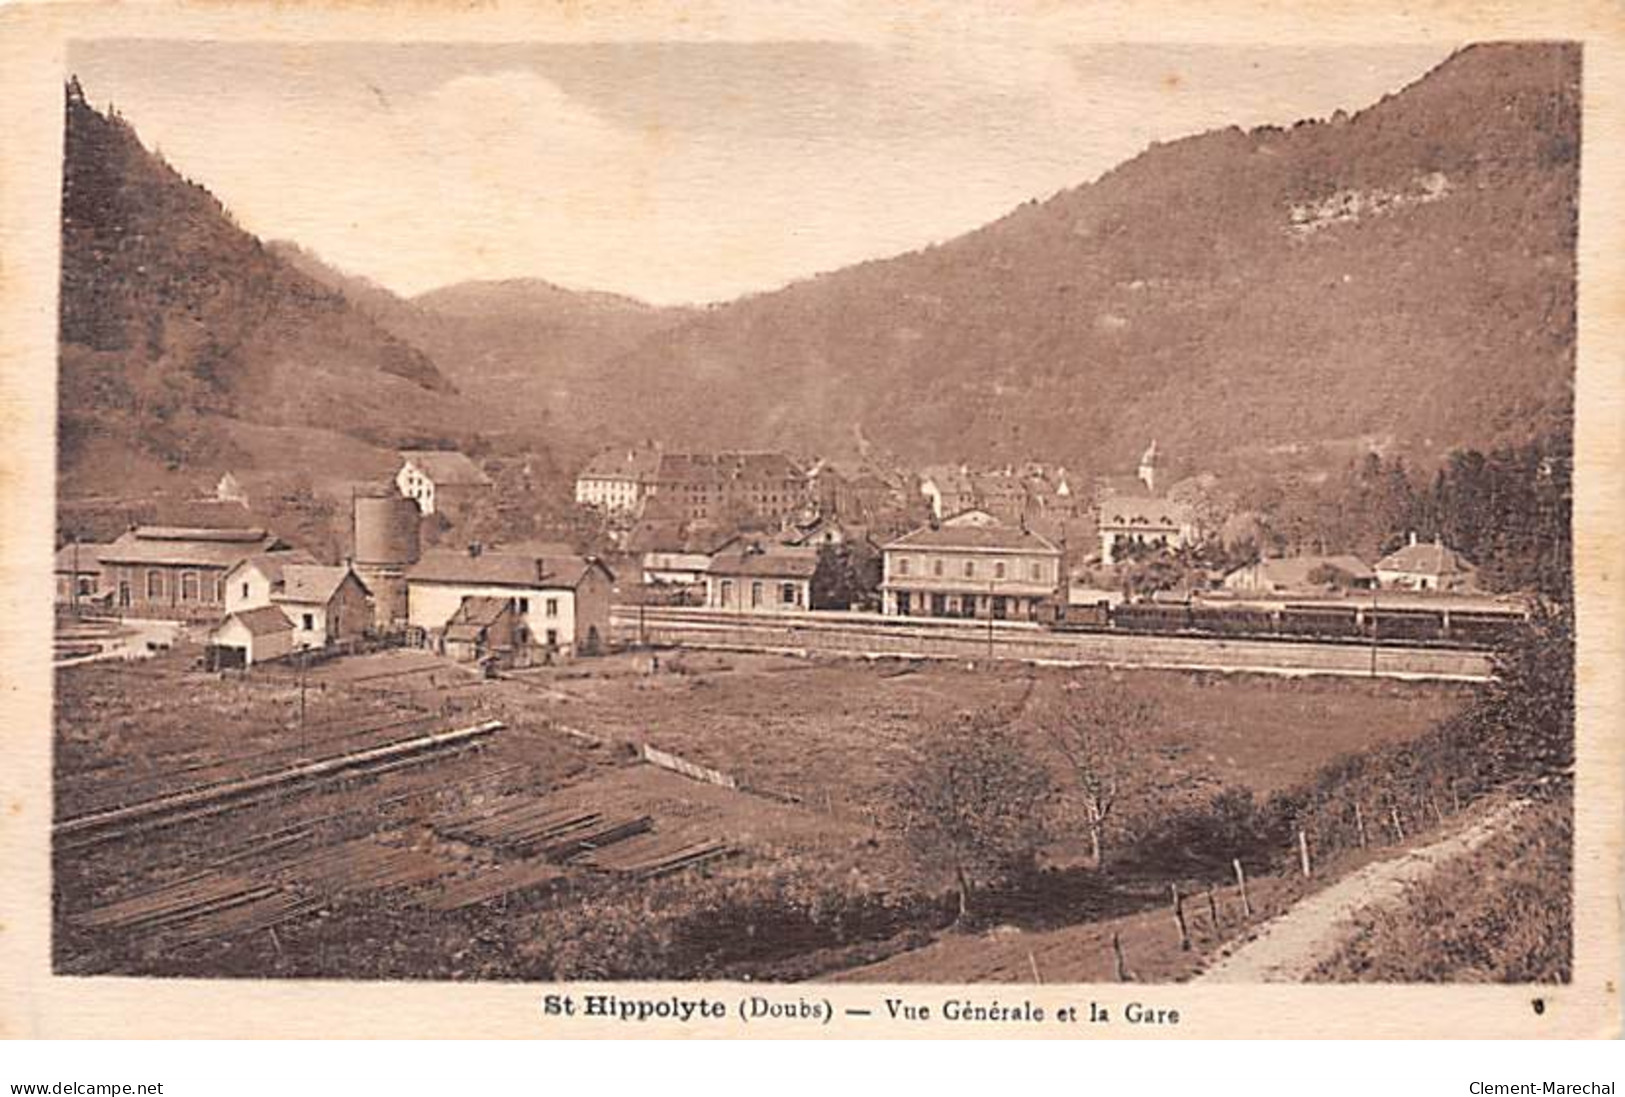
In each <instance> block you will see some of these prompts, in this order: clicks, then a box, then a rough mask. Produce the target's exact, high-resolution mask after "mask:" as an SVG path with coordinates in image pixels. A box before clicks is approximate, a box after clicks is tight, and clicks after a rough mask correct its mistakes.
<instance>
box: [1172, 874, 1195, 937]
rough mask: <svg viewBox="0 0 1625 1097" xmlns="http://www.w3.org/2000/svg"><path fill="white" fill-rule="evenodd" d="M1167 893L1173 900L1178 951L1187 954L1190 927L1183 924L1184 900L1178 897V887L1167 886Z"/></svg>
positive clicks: (1176, 885)
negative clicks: (1177, 929)
mask: <svg viewBox="0 0 1625 1097" xmlns="http://www.w3.org/2000/svg"><path fill="white" fill-rule="evenodd" d="M1168 891H1169V892H1170V893H1171V894H1172V895H1173V898H1174V924H1175V925H1177V926H1178V927H1179V949H1180V951H1181V952H1189V951H1190V947H1191V931H1190V927H1189V926H1187V925H1186V924H1185V900H1184V899H1182V898H1181V897H1180V895H1179V885H1178V884H1169V885H1168Z"/></svg>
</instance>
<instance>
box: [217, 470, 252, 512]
mask: <svg viewBox="0 0 1625 1097" xmlns="http://www.w3.org/2000/svg"><path fill="white" fill-rule="evenodd" d="M214 498H215V502H217V503H236V504H237V505H238V506H241V507H246V506H248V489H247V488H245V487H243V485H242V481H240V480H238V479H237V477H236V476H235V475H233V474H232V473H230V472H225V473H222V474H221V476H220V479H219V480H218V481H216V482H215V485H214Z"/></svg>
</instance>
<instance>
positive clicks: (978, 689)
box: [56, 649, 1466, 979]
mask: <svg viewBox="0 0 1625 1097" xmlns="http://www.w3.org/2000/svg"><path fill="white" fill-rule="evenodd" d="M193 654H194V653H192V652H188V651H186V650H184V649H178V650H177V651H176V652H174V653H173V654H170V655H166V656H162V657H160V658H158V659H155V660H150V661H146V662H142V663H133V664H114V663H104V664H92V665H87V666H82V667H73V668H68V669H65V670H63V671H61V672H59V674H58V691H57V743H58V751H57V775H58V780H57V809H58V818H59V820H62V819H69V818H73V817H75V816H80V815H83V814H84V813H86V812H89V811H94V810H99V809H106V808H109V807H115V806H118V805H121V804H128V803H133V802H137V801H141V800H146V799H150V798H152V797H155V796H161V795H164V794H168V793H173V792H176V791H179V790H181V789H185V788H191V787H196V786H198V785H205V784H212V783H217V782H221V781H227V780H231V779H240V778H242V777H245V776H253V775H256V774H266V773H273V772H276V771H278V770H283V769H287V768H289V767H291V766H296V765H298V764H300V763H301V762H303V761H308V760H309V759H314V758H327V757H332V756H334V755H336V754H342V753H346V752H353V751H357V750H360V749H362V748H365V747H369V746H373V745H376V744H378V743H388V742H398V741H400V740H402V739H403V738H406V737H409V736H413V735H419V734H422V733H423V732H425V731H430V730H444V729H446V728H450V727H454V726H467V725H469V724H472V723H475V722H477V721H479V720H484V719H488V718H495V719H498V720H501V721H503V723H504V728H503V730H501V731H500V732H498V733H496V734H494V735H492V736H491V737H490V738H489V739H486V740H483V741H482V743H481V744H480V745H478V746H472V747H466V748H462V749H457V750H449V751H446V752H443V753H436V754H434V755H432V756H426V757H424V758H423V759H421V760H420V761H419V762H418V763H417V764H413V765H410V766H402V767H401V768H391V769H389V770H387V771H385V772H380V773H377V774H373V773H364V774H362V775H359V776H352V777H348V778H345V779H342V780H338V781H331V782H324V783H318V784H309V785H299V786H292V787H289V788H287V789H285V790H281V791H279V792H278V794H277V795H275V796H270V797H261V798H256V799H254V800H252V801H249V802H245V803H242V804H240V805H233V806H232V807H231V808H230V809H229V810H221V811H218V812H212V813H209V814H207V815H204V816H202V817H199V818H182V819H179V820H176V821H175V822H174V823H173V825H163V826H156V827H153V828H151V829H145V830H143V831H141V832H140V833H138V834H120V833H113V834H109V835H107V836H105V837H104V838H101V839H98V840H97V841H94V842H90V843H78V842H73V843H70V842H63V841H60V840H59V842H58V848H57V857H56V924H57V934H56V960H57V965H58V967H59V968H60V969H61V970H64V971H71V972H82V973H90V972H106V971H119V972H132V973H145V974H187V975H208V974H242V975H247V974H259V975H304V976H309V975H329V976H339V977H342V976H350V977H390V978H421V977H437V978H553V977H559V978H564V977H574V978H594V977H645V978H647V977H656V976H668V977H672V978H695V977H719V976H726V977H752V978H781V979H797V978H809V977H815V976H820V975H825V974H828V973H831V972H834V971H838V970H840V969H843V968H849V967H855V966H857V965H860V964H864V963H869V962H873V961H877V960H880V959H882V958H884V957H885V956H888V955H893V954H895V953H897V952H900V951H904V950H907V949H910V948H913V947H915V946H918V945H921V944H923V943H925V942H926V941H927V940H929V938H930V935H931V934H932V933H933V932H935V931H937V930H940V929H941V928H942V927H943V926H944V925H945V924H946V923H947V922H948V921H950V920H951V916H952V911H951V902H950V900H949V897H948V893H947V890H946V888H947V883H948V881H947V880H945V878H944V872H943V868H942V866H940V865H938V864H932V863H929V862H928V861H925V860H922V859H921V857H920V856H919V855H918V854H917V853H916V852H915V851H914V850H913V849H912V848H911V847H910V846H909V845H908V844H907V843H905V842H904V841H903V840H902V838H901V837H900V835H899V833H898V831H897V828H896V825H895V821H894V818H895V815H894V807H895V801H896V795H897V789H898V786H899V783H900V782H902V781H903V780H904V779H905V777H906V775H907V773H908V772H909V769H910V766H911V764H912V762H913V759H915V758H916V757H917V756H918V755H919V753H920V752H921V751H922V750H923V749H928V748H929V744H930V741H931V740H930V736H931V734H932V729H933V728H934V727H936V726H938V725H939V724H940V723H941V722H942V721H944V720H948V719H951V718H953V717H954V716H955V715H956V714H957V713H960V712H962V711H965V710H968V709H986V708H991V707H997V708H999V709H1000V710H1001V711H1004V712H1007V713H1009V714H1011V715H1012V718H1014V719H1017V720H1020V719H1023V718H1025V716H1026V714H1028V713H1030V712H1034V711H1038V710H1039V709H1041V708H1042V704H1043V702H1044V701H1045V699H1047V698H1051V697H1053V696H1055V695H1056V694H1055V691H1057V690H1060V689H1061V688H1062V687H1063V686H1064V685H1065V684H1066V683H1069V682H1083V683H1085V684H1086V685H1089V686H1094V687H1099V688H1104V689H1108V690H1112V691H1118V692H1122V693H1127V694H1129V695H1132V696H1135V697H1140V698H1143V699H1144V700H1145V701H1147V702H1148V703H1150V704H1152V705H1153V706H1154V709H1155V711H1156V712H1157V714H1158V719H1157V720H1156V722H1155V723H1154V725H1153V726H1152V728H1151V730H1150V731H1149V732H1148V733H1147V737H1146V740H1145V742H1144V743H1143V749H1142V750H1141V751H1140V756H1141V757H1143V759H1144V766H1145V768H1146V772H1147V773H1149V774H1150V775H1152V777H1153V781H1152V783H1153V784H1154V786H1155V787H1156V788H1157V790H1158V793H1159V800H1158V804H1159V810H1176V809H1178V808H1180V807H1183V806H1187V805H1197V804H1202V803H1205V802H1207V801H1209V800H1210V799H1211V798H1212V797H1213V796H1214V795H1215V794H1217V793H1219V792H1221V791H1223V790H1234V789H1245V790H1248V791H1250V792H1252V793H1254V794H1255V795H1258V796H1264V795H1267V794H1269V793H1272V792H1274V791H1277V790H1279V789H1283V788H1286V787H1288V786H1291V785H1293V784H1295V783H1297V782H1301V781H1303V780H1305V779H1306V778H1308V777H1309V776H1310V775H1311V774H1313V773H1314V771H1315V770H1316V769H1318V768H1319V767H1320V766H1321V765H1323V764H1324V763H1325V762H1326V761H1328V760H1330V759H1331V758H1333V757H1336V756H1338V755H1341V754H1344V753H1347V752H1350V751H1356V750H1360V749H1363V748H1366V747H1369V746H1372V745H1374V744H1378V743H1384V742H1397V741H1401V740H1406V739H1409V738H1413V737H1415V736H1416V735H1418V734H1420V733H1421V732H1422V731H1424V730H1425V729H1426V728H1428V727H1429V726H1430V725H1432V724H1433V723H1434V722H1435V721H1437V720H1439V719H1440V718H1441V717H1443V716H1445V715H1447V714H1449V713H1451V712H1453V711H1456V710H1457V709H1458V708H1459V707H1460V706H1461V705H1462V703H1463V701H1464V698H1465V696H1466V694H1465V692H1464V691H1463V690H1462V689H1461V688H1460V687H1453V686H1442V685H1426V686H1424V685H1414V684H1398V683H1392V682H1367V681H1361V680H1348V679H1301V680H1295V679H1283V678H1273V677H1255V676H1239V675H1238V676H1222V675H1189V674H1182V673H1177V672H1171V671H1170V672H1159V671H1137V672H1120V673H1109V672H1104V671H1102V672H1086V671H1070V670H1068V671H1063V670H1052V669H1035V668H1028V667H1021V666H1016V665H997V666H993V667H991V668H990V667H987V666H983V667H980V668H976V669H971V668H967V667H964V666H960V665H957V664H951V663H929V664H927V663H919V664H914V663H906V662H896V661H890V662H888V661H879V662H875V663H859V662H853V661H831V662H820V661H807V660H796V659H789V658H780V657H774V656H743V655H742V656H721V655H696V654H694V653H679V652H661V653H656V654H653V655H651V654H650V653H637V654H631V655H620V656H613V657H608V658H604V659H598V660H593V661H590V662H583V663H580V664H577V665H575V666H569V667H561V668H550V669H546V670H533V671H524V672H515V673H513V674H511V675H509V676H507V677H505V678H503V679H499V680H494V681H484V680H481V679H478V678H477V677H475V676H474V675H472V674H471V673H470V672H468V671H467V670H465V669H463V668H459V667H455V666H453V665H451V664H449V663H446V662H444V661H442V660H439V659H437V658H435V657H433V656H429V655H427V654H425V653H421V652H417V653H414V652H387V653H380V654H377V655H371V656H361V657H353V658H348V659H343V660H338V661H334V662H332V663H328V664H323V665H320V666H316V667H313V668H311V669H310V670H309V672H308V673H307V674H306V675H305V679H304V683H303V691H302V692H303V694H304V702H303V704H304V717H303V721H302V723H301V720H300V717H299V705H300V693H301V683H300V681H299V679H298V676H297V675H295V674H293V673H292V672H289V671H281V672H269V671H268V670H259V671H256V672H254V673H252V674H250V675H248V676H246V677H226V678H221V677H218V676H215V675H210V674H205V673H203V672H201V671H197V670H195V669H193V668H192V664H191V662H190V659H191V657H192V655H193ZM657 662H658V665H656V663H657ZM642 744H648V745H651V746H653V747H656V748H658V749H659V750H661V751H666V752H670V753H673V754H676V755H679V756H681V758H683V759H685V760H687V761H688V762H691V763H695V764H698V765H701V766H706V767H711V768H714V769H715V770H718V771H721V772H722V773H723V774H725V775H727V777H728V778H731V779H732V780H733V781H734V782H735V783H736V784H737V785H738V787H737V788H727V787H718V786H716V785H713V784H707V783H703V782H700V781H696V780H691V779H689V778H688V777H683V776H679V775H677V774H675V773H671V772H667V771H666V770H664V769H658V768H656V767H654V766H652V765H649V764H646V763H644V762H643V761H641V760H640V758H639V756H638V754H637V748H638V747H639V746H640V745H642ZM1035 757H1042V755H1041V752H1040V753H1039V754H1036V755H1035ZM538 813H540V814H541V815H543V816H545V818H544V819H543V823H547V824H548V825H551V824H550V823H548V821H549V820H552V819H555V818H565V817H566V816H570V817H574V816H581V817H586V816H589V815H590V816H591V817H593V818H594V819H597V820H599V822H598V823H597V824H594V825H599V826H602V827H605V828H608V829H606V830H605V831H604V833H605V834H607V835H609V837H607V838H605V839H603V841H605V842H609V843H611V844H606V845H603V847H602V848H596V847H595V846H594V845H593V843H590V842H589V843H586V844H585V845H583V846H581V848H577V847H575V846H571V847H569V848H568V849H564V848H563V846H561V845H560V844H559V843H558V842H556V841H555V842H554V844H553V845H550V846H545V848H544V846H542V845H536V844H532V845H530V846H527V845H525V841H526V839H525V838H524V835H523V834H518V832H516V831H515V827H522V826H523V825H524V821H525V820H526V819H527V818H529V817H531V816H535V815H537V814H538ZM514 820H518V822H517V823H515V822H514ZM538 825H539V824H538ZM616 827H619V828H620V829H619V830H616V829H615V828H616ZM611 832H613V833H611ZM623 832H624V833H623ZM516 834H517V837H516ZM626 835H630V836H629V837H628V836H626ZM549 840H551V839H549ZM537 841H538V842H539V841H541V840H540V839H538V840H537ZM1074 844H1075V843H1074ZM561 849H562V850H563V852H561ZM1075 852H1076V851H1075V849H1069V848H1068V836H1067V835H1064V834H1063V835H1060V836H1059V837H1058V840H1057V841H1056V842H1055V843H1053V849H1052V850H1051V857H1052V863H1053V864H1054V865H1062V864H1067V863H1070V862H1068V858H1069V857H1070V856H1071V855H1072V854H1074V853H1075ZM673 866H674V867H673ZM1064 882H1065V886H1064V887H1062V888H1061V889H1060V891H1058V892H1055V893H1054V894H1052V895H1050V896H1049V897H1048V898H1044V899H1042V900H1039V899H1035V898H1034V897H1033V896H1030V895H1029V896H1022V895H1012V896H1009V897H1007V901H1005V902H1003V904H1002V906H1000V907H999V911H998V916H999V917H1000V918H1005V919H1008V920H1010V921H1012V922H1015V923H1020V924H1024V925H1029V926H1038V927H1042V926H1059V925H1064V924H1066V923H1068V922H1075V921H1079V920H1087V919H1090V918H1094V917H1102V916H1106V915H1122V914H1132V912H1133V911H1135V910H1137V909H1144V908H1146V907H1148V906H1150V905H1152V904H1154V903H1156V902H1159V901H1160V899H1159V898H1158V897H1157V896H1156V894H1154V891H1155V889H1154V888H1152V887H1151V886H1150V885H1148V884H1146V883H1144V882H1143V881H1141V882H1137V881H1133V880H1125V881H1118V882H1114V883H1112V884H1110V885H1109V886H1108V885H1107V884H1106V883H1104V882H1102V881H1100V880H1097V879H1094V878H1093V877H1092V876H1090V875H1089V874H1079V873H1076V872H1074V873H1073V874H1072V875H1070V876H1067V877H1065V881H1064ZM166 888H167V889H169V890H167V891H166V890H165V889H166ZM194 892H195V893H196V894H195V895H194V894H193V893H194ZM188 897H190V898H188ZM181 899H186V901H187V902H190V903H192V904H193V905H192V906H185V905H180V904H181ZM121 904H122V905H121Z"/></svg>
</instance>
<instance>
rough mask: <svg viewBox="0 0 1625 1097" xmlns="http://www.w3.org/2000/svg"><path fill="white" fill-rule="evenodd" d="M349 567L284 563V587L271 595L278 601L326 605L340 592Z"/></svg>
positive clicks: (348, 572)
mask: <svg viewBox="0 0 1625 1097" xmlns="http://www.w3.org/2000/svg"><path fill="white" fill-rule="evenodd" d="M349 574H350V569H349V568H341V567H330V566H326V565H323V564H284V565H282V589H281V590H279V591H276V592H275V593H274V594H272V595H271V597H272V598H273V599H275V600H276V601H278V602H298V603H299V604H300V605H316V606H325V605H326V604H327V603H328V602H330V601H332V599H333V595H334V594H335V593H337V592H338V589H339V585H340V584H341V583H343V582H344V577H345V576H347V575H349Z"/></svg>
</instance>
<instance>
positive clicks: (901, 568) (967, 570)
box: [893, 556, 1049, 583]
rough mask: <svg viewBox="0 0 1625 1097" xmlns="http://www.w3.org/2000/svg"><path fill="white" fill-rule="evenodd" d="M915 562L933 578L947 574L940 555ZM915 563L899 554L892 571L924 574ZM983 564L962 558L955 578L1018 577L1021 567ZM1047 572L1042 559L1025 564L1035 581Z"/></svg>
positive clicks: (1006, 563)
mask: <svg viewBox="0 0 1625 1097" xmlns="http://www.w3.org/2000/svg"><path fill="white" fill-rule="evenodd" d="M917 562H918V563H919V564H921V565H922V566H923V567H928V568H929V569H930V572H929V573H930V574H931V575H932V576H933V577H935V578H938V579H941V578H945V577H946V576H947V575H948V564H947V561H945V560H944V559H943V558H942V557H940V556H933V557H931V558H930V559H929V561H927V560H926V559H925V558H923V557H922V558H921V559H920V560H919V561H917ZM915 563H916V561H915V560H913V559H911V558H910V557H907V556H899V557H897V558H896V560H895V563H894V569H893V573H894V574H896V575H914V574H919V575H924V574H926V572H925V571H923V570H922V571H920V572H915V571H914V566H915ZM983 565H984V566H982V567H978V566H977V562H976V561H975V560H969V559H967V560H963V561H961V562H960V564H959V566H958V568H957V569H955V573H956V578H960V579H978V578H982V579H1009V578H1019V577H1020V571H1021V568H1020V563H1019V562H1015V561H1005V560H994V561H993V566H992V568H991V569H988V568H987V567H986V566H985V565H986V561H983ZM1048 572H1049V569H1048V568H1047V567H1045V566H1044V562H1043V561H1042V560H1032V561H1030V562H1029V563H1028V565H1027V578H1029V579H1031V580H1032V581H1033V582H1035V583H1042V582H1044V580H1045V579H1046V577H1047V575H1048Z"/></svg>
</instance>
